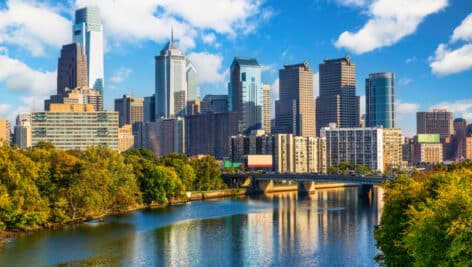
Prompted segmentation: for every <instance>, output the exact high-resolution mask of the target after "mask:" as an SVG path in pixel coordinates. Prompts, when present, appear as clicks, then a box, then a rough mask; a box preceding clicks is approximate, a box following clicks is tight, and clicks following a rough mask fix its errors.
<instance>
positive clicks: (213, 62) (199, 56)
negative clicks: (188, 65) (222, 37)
mask: <svg viewBox="0 0 472 267" xmlns="http://www.w3.org/2000/svg"><path fill="white" fill-rule="evenodd" d="M188 58H189V59H190V61H191V62H192V64H193V65H194V66H195V69H196V70H197V72H198V80H199V83H219V82H223V81H224V78H225V72H224V70H223V67H222V64H223V56H221V55H214V54H210V53H206V52H202V53H191V54H189V55H188Z"/></svg>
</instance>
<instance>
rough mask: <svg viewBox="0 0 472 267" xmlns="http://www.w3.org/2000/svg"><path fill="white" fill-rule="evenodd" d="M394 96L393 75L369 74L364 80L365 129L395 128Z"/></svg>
mask: <svg viewBox="0 0 472 267" xmlns="http://www.w3.org/2000/svg"><path fill="white" fill-rule="evenodd" d="M394 94H395V91H394V75H393V73H391V72H381V73H373V74H369V78H368V79H366V80H365V101H366V105H365V108H366V120H365V126H366V127H375V126H383V127H384V128H395V115H394V100H395V99H394Z"/></svg>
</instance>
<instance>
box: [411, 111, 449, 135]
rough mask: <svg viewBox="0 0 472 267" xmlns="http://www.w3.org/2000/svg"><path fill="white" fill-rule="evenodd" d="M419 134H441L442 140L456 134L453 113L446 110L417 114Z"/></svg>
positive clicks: (417, 130)
mask: <svg viewBox="0 0 472 267" xmlns="http://www.w3.org/2000/svg"><path fill="white" fill-rule="evenodd" d="M416 132H417V134H440V135H441V137H442V138H444V137H449V136H450V135H451V134H454V127H453V122H452V113H451V112H448V111H447V110H446V109H433V111H432V112H417V113H416Z"/></svg>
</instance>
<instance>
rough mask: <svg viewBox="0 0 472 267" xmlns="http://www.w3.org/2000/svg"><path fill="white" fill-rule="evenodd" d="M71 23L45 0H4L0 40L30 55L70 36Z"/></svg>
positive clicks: (36, 53)
mask: <svg viewBox="0 0 472 267" xmlns="http://www.w3.org/2000/svg"><path fill="white" fill-rule="evenodd" d="M71 27H72V26H71V22H70V21H69V20H67V19H66V18H64V17H63V16H61V15H59V14H58V13H57V7H54V6H50V5H48V4H46V3H38V2H26V1H12V0H10V1H7V2H6V8H5V9H2V10H0V43H3V44H8V45H16V46H20V47H22V48H23V49H26V50H28V51H29V52H30V53H31V54H32V55H33V56H41V55H44V54H45V49H46V47H55V48H59V47H60V46H61V45H63V44H66V43H70V41H71V39H72V33H71Z"/></svg>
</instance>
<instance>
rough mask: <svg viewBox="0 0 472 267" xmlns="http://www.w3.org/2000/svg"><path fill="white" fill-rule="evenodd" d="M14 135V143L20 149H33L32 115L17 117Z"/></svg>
mask: <svg viewBox="0 0 472 267" xmlns="http://www.w3.org/2000/svg"><path fill="white" fill-rule="evenodd" d="M13 135H14V143H15V144H16V145H17V146H18V148H29V147H31V145H32V136H31V114H19V115H18V116H16V125H15V128H14V133H13Z"/></svg>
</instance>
